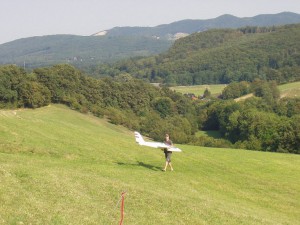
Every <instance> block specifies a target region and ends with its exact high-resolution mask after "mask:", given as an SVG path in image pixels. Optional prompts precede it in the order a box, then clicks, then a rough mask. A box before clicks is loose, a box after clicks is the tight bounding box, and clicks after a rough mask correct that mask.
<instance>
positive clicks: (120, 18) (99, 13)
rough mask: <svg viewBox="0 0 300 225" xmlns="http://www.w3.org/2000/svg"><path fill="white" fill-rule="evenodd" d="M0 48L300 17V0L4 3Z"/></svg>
mask: <svg viewBox="0 0 300 225" xmlns="http://www.w3.org/2000/svg"><path fill="white" fill-rule="evenodd" d="M0 3H1V4H0V32H1V35H0V44H3V43H5V42H10V41H13V40H16V39H20V38H26V37H32V36H43V35H53V34H74V35H83V36H88V35H91V34H94V33H97V32H99V31H102V30H107V29H111V28H113V27H122V26H144V27H153V26H157V25H160V24H168V23H172V22H175V21H179V20H184V19H212V18H216V17H218V16H221V15H223V14H231V15H234V16H237V17H252V16H256V15H259V14H275V13H280V12H294V13H298V14H300V1H299V0H205V1H204V0H0Z"/></svg>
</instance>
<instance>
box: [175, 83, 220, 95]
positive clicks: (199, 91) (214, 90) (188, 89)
mask: <svg viewBox="0 0 300 225" xmlns="http://www.w3.org/2000/svg"><path fill="white" fill-rule="evenodd" d="M225 87H226V85H225V84H210V85H194V86H176V87H171V89H172V90H175V91H177V92H180V93H182V94H187V93H193V94H194V95H196V96H201V95H203V93H204V91H205V89H208V90H209V91H210V93H211V94H212V95H213V96H218V95H219V94H221V93H222V91H223V89H224V88H225Z"/></svg>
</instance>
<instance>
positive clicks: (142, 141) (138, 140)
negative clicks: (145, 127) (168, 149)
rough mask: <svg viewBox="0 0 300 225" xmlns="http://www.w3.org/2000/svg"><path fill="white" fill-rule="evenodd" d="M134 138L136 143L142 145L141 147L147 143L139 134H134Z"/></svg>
mask: <svg viewBox="0 0 300 225" xmlns="http://www.w3.org/2000/svg"><path fill="white" fill-rule="evenodd" d="M134 136H135V141H136V143H138V144H140V145H142V144H143V143H145V141H144V139H143V137H142V135H141V134H140V133H139V132H137V131H135V132H134Z"/></svg>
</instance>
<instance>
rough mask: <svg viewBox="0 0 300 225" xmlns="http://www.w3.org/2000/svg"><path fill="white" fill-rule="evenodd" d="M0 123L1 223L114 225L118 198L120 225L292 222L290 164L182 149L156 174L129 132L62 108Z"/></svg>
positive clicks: (153, 157)
mask: <svg viewBox="0 0 300 225" xmlns="http://www.w3.org/2000/svg"><path fill="white" fill-rule="evenodd" d="M0 124H1V126H0V134H1V135H0V156H1V157H0V180H1V182H0V201H1V205H0V212H1V213H0V223H1V224H30V223H31V224H117V223H118V221H119V219H120V213H119V207H120V204H118V203H119V200H120V195H121V192H122V191H126V193H127V194H126V196H125V217H124V223H125V224H270V225H271V224H272V225H273V224H297V223H298V222H299V220H300V217H299V213H298V212H299V209H300V203H299V198H300V195H299V192H298V191H297V190H299V189H300V167H299V165H300V158H299V157H298V155H289V154H274V153H264V152H253V151H240V150H229V149H220V148H219V149H215V148H203V147H193V146H184V145H181V146H180V147H181V148H182V149H183V153H178V154H174V155H173V164H174V168H175V171H174V172H169V171H168V172H166V173H163V172H161V171H160V168H161V166H162V164H163V161H164V157H163V154H162V153H161V151H160V150H155V149H148V148H146V147H145V148H142V147H140V146H137V145H136V144H135V141H134V137H133V132H131V131H128V130H126V129H124V128H122V127H119V126H114V125H112V124H109V123H107V122H106V121H104V120H101V119H98V118H95V117H92V116H90V115H85V114H80V113H78V112H75V111H72V110H70V109H67V108H66V107H63V106H60V105H51V106H49V107H44V108H40V109H36V110H17V111H7V110H6V111H3V110H1V111H0ZM174 141H175V142H176V140H174Z"/></svg>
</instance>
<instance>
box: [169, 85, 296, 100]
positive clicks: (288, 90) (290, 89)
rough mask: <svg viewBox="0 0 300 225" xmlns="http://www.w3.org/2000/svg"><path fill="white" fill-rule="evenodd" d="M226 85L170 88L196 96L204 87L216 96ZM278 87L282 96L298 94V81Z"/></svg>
mask: <svg viewBox="0 0 300 225" xmlns="http://www.w3.org/2000/svg"><path fill="white" fill-rule="evenodd" d="M225 87H226V85H224V84H212V85H194V86H176V87H171V89H172V90H175V91H177V92H180V93H182V94H186V93H193V94H195V95H196V96H201V95H203V93H204V91H205V89H208V90H209V91H210V92H211V94H212V95H213V96H218V95H220V94H221V93H222V91H223V89H224V88H225ZM278 89H279V91H280V93H281V96H282V97H291V98H292V97H299V96H300V82H293V83H287V84H282V85H278Z"/></svg>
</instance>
